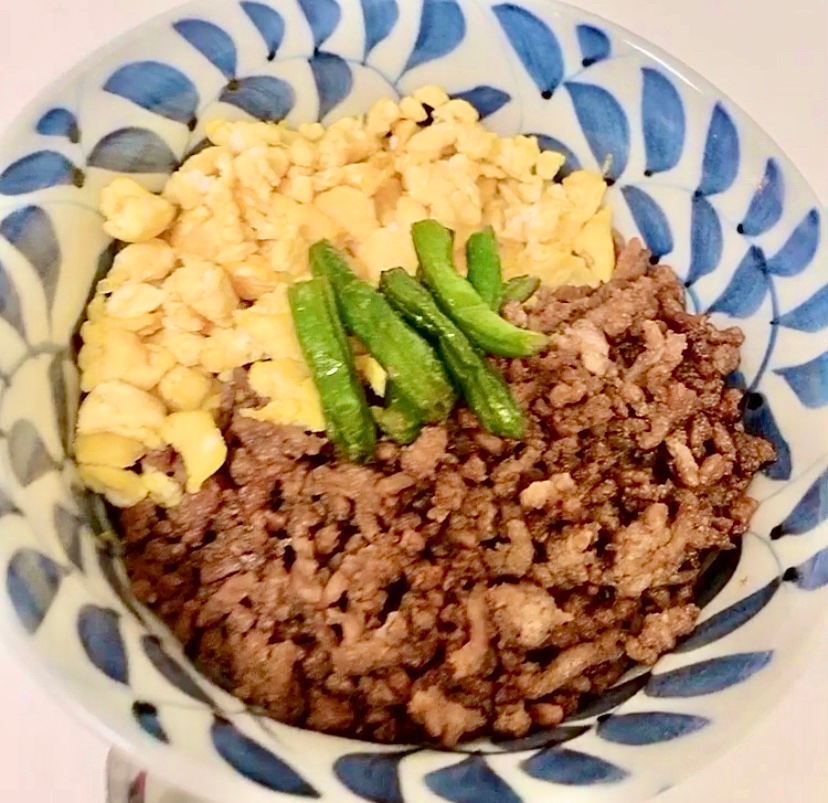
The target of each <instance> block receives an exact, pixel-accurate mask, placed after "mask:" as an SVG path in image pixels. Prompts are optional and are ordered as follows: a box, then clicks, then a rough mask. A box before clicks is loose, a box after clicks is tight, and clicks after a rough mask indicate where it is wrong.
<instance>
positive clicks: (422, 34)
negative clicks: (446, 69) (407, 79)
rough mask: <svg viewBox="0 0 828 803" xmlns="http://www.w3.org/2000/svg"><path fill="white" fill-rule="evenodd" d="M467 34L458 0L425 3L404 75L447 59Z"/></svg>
mask: <svg viewBox="0 0 828 803" xmlns="http://www.w3.org/2000/svg"><path fill="white" fill-rule="evenodd" d="M465 35H466V18H465V17H464V16H463V12H462V11H461V10H460V6H459V5H458V4H457V3H456V2H455V0H424V2H423V12H422V17H421V19H420V30H419V33H418V34H417V41H416V42H415V43H414V50H413V51H412V52H411V56H409V59H408V62H407V64H406V65H405V69H403V73H406V72H408V71H409V70H413V69H414V68H415V67H419V66H420V65H421V64H425V63H426V62H428V61H433V60H434V59H439V58H441V57H442V56H447V55H448V54H449V53H451V51H452V50H454V49H455V48H456V47H457V46H458V45H459V44H460V42H462V41H463V37H464V36H465Z"/></svg>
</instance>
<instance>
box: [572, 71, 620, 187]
mask: <svg viewBox="0 0 828 803" xmlns="http://www.w3.org/2000/svg"><path fill="white" fill-rule="evenodd" d="M566 88H567V90H568V91H569V94H570V96H571V97H572V103H573V105H574V106H575V114H576V115H577V117H578V122H579V123H580V125H581V129H582V130H583V132H584V136H585V137H586V140H587V142H588V143H589V149H590V150H591V151H592V155H593V156H594V157H595V161H596V162H598V164H599V165H603V164H604V161H605V160H606V159H607V157H610V159H611V163H610V165H609V169H608V170H607V176H608V177H609V178H611V179H618V177H619V176H620V175H621V174H622V173H623V172H624V170H625V169H626V167H627V160H628V158H629V154H630V124H629V122H628V121H627V115H626V114H625V113H624V109H623V108H622V107H621V104H620V103H619V102H618V101H617V100H616V99H615V98H614V97H613V96H612V95H611V94H610V93H609V92H607V90H606V89H604V88H603V87H600V86H595V85H593V84H578V83H573V82H568V83H567V84H566Z"/></svg>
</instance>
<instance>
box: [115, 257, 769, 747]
mask: <svg viewBox="0 0 828 803" xmlns="http://www.w3.org/2000/svg"><path fill="white" fill-rule="evenodd" d="M648 257H649V255H648V254H647V253H646V252H645V251H644V250H643V249H642V248H641V245H640V243H638V242H632V243H630V244H629V245H628V246H626V247H625V248H624V249H623V250H622V251H621V253H620V254H619V259H618V270H617V273H616V275H615V278H614V279H613V281H611V282H609V283H608V284H606V285H604V286H602V287H600V288H599V289H597V290H594V291H591V290H586V289H583V288H566V289H564V290H560V291H557V292H553V291H551V290H550V289H548V288H542V289H541V290H540V291H539V293H538V295H537V297H536V299H534V300H533V301H532V302H530V303H528V304H526V305H524V306H520V305H511V306H510V307H509V309H508V310H507V314H508V315H509V316H510V317H511V318H513V319H514V320H516V321H522V322H528V325H529V326H531V327H532V328H534V329H538V330H541V331H545V332H550V333H555V335H556V337H554V338H553V341H552V345H551V346H550V348H549V349H548V350H546V351H545V352H543V353H542V354H539V355H537V356H534V357H531V358H527V359H518V360H505V359H498V360H494V361H493V364H494V365H496V366H497V367H498V368H499V369H500V370H501V371H502V373H503V374H504V376H505V377H506V379H507V380H508V382H509V384H510V386H511V388H512V390H513V392H514V394H515V396H516V398H517V399H519V400H520V402H521V404H522V405H523V406H524V408H525V409H526V411H527V434H526V438H525V439H524V441H522V442H520V443H517V442H514V441H508V440H505V439H503V438H499V437H496V436H493V435H491V434H489V433H487V432H485V431H483V430H482V429H481V427H480V424H479V422H478V420H477V419H476V418H475V417H474V416H473V415H471V414H470V413H469V411H468V410H466V409H464V408H462V407H459V408H458V409H457V410H456V411H455V413H454V414H453V415H452V417H451V419H450V420H449V421H448V422H446V423H445V424H443V425H440V426H430V427H427V428H426V429H425V430H424V431H423V433H422V435H421V437H420V438H419V440H417V441H416V442H415V443H414V444H412V445H411V446H408V447H406V448H402V449H401V448H400V447H398V446H396V445H394V444H392V443H389V442H386V441H383V442H381V443H380V445H379V447H378V450H377V456H376V461H375V462H374V464H373V465H371V466H369V467H366V466H357V465H353V464H348V463H344V462H340V461H338V460H337V459H336V457H335V455H334V452H333V449H332V447H331V444H330V443H329V441H328V440H327V439H326V438H325V437H324V436H322V435H315V434H308V433H305V432H302V431H300V430H299V429H296V428H292V427H279V426H274V425H271V424H265V423H259V422H257V421H254V420H251V419H249V418H245V417H244V416H243V415H241V414H240V408H242V407H244V406H246V405H249V404H250V403H252V400H251V394H250V392H249V391H247V390H246V389H245V387H244V377H243V376H242V375H239V376H237V377H236V378H235V380H234V382H233V383H232V384H230V385H228V387H227V389H226V391H225V393H224V395H223V397H222V399H223V401H222V404H223V406H222V416H221V417H222V426H223V428H224V432H225V437H226V439H227V441H228V449H229V455H228V460H227V462H226V465H225V467H224V468H223V469H222V471H221V472H220V473H219V474H218V475H216V476H215V477H213V478H211V479H210V480H209V481H208V482H207V483H205V485H204V487H203V489H202V490H201V491H200V492H199V493H197V494H192V495H188V496H186V497H185V500H184V502H183V503H182V504H181V505H180V506H179V507H178V508H176V509H174V510H168V511H165V510H163V509H161V508H156V507H155V506H153V505H152V504H151V503H150V502H143V503H141V504H140V505H137V506H136V507H134V508H132V509H129V510H126V511H123V513H122V515H121V528H122V532H123V537H124V543H125V548H126V566H127V571H128V573H129V577H130V579H131V582H132V586H133V589H134V591H135V594H136V596H137V597H138V598H139V599H140V600H141V601H142V602H144V603H146V604H147V605H149V606H150V607H152V608H153V609H154V610H155V611H156V612H157V613H158V614H159V615H160V617H161V618H162V619H163V620H164V621H165V622H167V623H168V624H169V625H170V627H171V628H172V629H173V631H174V632H175V634H176V635H177V636H178V637H179V638H180V639H181V640H182V642H184V644H185V645H186V649H187V651H188V653H189V654H190V655H191V656H192V657H193V659H194V660H195V661H196V662H197V663H198V665H199V666H200V667H201V668H202V669H203V670H204V671H205V672H206V673H207V674H209V675H210V676H211V677H213V678H214V679H215V680H216V681H217V682H219V683H220V684H222V685H223V686H225V687H226V688H228V689H229V690H231V691H232V692H234V693H235V694H236V695H237V696H239V697H240V698H242V699H244V700H245V701H246V702H248V703H250V704H252V705H255V706H257V707H259V708H260V709H262V710H264V711H266V712H267V713H269V714H270V715H271V716H273V717H275V718H277V719H280V720H282V721H285V722H289V723H291V724H295V725H300V726H304V727H308V728H312V729H316V730H320V731H324V732H328V733H337V734H344V735H348V736H354V737H359V738H366V739H373V740H377V741H382V742H412V741H417V740H424V741H433V742H439V743H441V744H443V745H445V746H448V747H451V746H453V745H455V744H456V743H457V742H459V741H461V740H466V739H471V738H475V737H477V736H480V735H483V734H492V733H495V732H496V733H498V734H500V735H512V736H516V737H520V736H524V735H525V734H527V733H528V732H530V731H531V730H533V729H539V728H548V727H551V726H554V725H557V724H558V723H559V722H561V721H562V720H563V719H564V718H565V717H566V716H568V715H569V714H571V713H572V712H574V711H575V710H576V709H577V707H578V703H579V699H580V698H581V697H582V695H584V694H588V695H590V696H594V695H596V694H600V693H601V692H602V691H603V690H604V689H605V688H607V687H608V686H609V685H611V684H612V683H614V682H615V681H616V680H617V679H618V678H619V677H620V676H621V675H622V674H623V673H624V672H625V671H626V669H628V668H629V667H630V666H631V665H632V663H633V662H641V663H645V664H651V663H653V662H655V661H656V660H657V658H658V657H659V655H661V654H662V653H664V652H665V651H668V650H670V649H673V647H674V646H675V644H676V642H677V639H680V638H682V637H683V636H685V635H686V634H688V633H689V632H691V631H692V629H693V627H694V624H695V621H696V619H697V617H698V614H699V610H698V608H697V607H696V606H695V605H693V604H692V595H693V588H694V585H695V582H696V579H697V577H698V574H699V571H700V567H701V566H702V565H703V564H704V562H705V561H706V560H708V559H709V558H710V556H711V554H712V553H714V552H715V551H718V550H723V549H729V548H731V547H732V546H733V544H734V542H735V540H736V539H738V538H739V537H740V536H741V535H742V534H743V533H744V532H745V531H746V530H747V527H748V523H749V520H750V517H751V515H752V513H753V511H754V510H755V502H754V501H753V500H751V499H750V498H749V497H748V496H746V490H747V487H748V484H749V483H750V481H751V479H752V477H753V475H754V473H755V472H756V471H757V470H759V469H760V468H761V467H762V466H763V465H765V464H767V463H768V462H769V461H772V460H773V459H774V457H775V455H774V451H773V448H772V446H771V445H770V444H769V443H767V442H766V441H764V440H762V439H760V438H756V437H753V436H751V435H749V434H747V433H746V432H745V431H744V428H743V426H742V424H741V421H740V418H741V407H740V402H741V399H742V393H741V392H740V391H738V390H734V389H732V388H728V387H727V382H726V380H727V375H728V374H729V373H730V372H731V371H733V370H734V369H735V368H736V366H737V364H738V356H739V353H738V349H739V346H740V345H741V342H742V336H741V333H740V332H739V331H738V330H735V329H729V330H726V331H718V330H716V329H715V328H713V327H712V326H711V325H710V323H709V322H708V321H707V320H706V319H705V318H704V317H702V316H694V315H691V314H689V313H688V312H687V311H686V310H685V309H684V304H683V288H682V286H681V284H680V282H679V281H678V280H677V279H676V277H675V275H674V274H673V273H672V272H671V271H670V270H669V269H667V268H664V267H655V268H651V267H650V265H649V263H648ZM147 460H148V461H151V462H152V464H153V465H154V466H155V467H156V468H158V469H160V470H162V471H164V472H166V473H168V474H170V475H172V476H175V475H177V474H179V473H180V472H181V465H180V461H179V460H178V459H177V458H176V456H175V455H174V454H172V453H170V452H163V453H157V454H155V455H152V456H151V457H150V458H147Z"/></svg>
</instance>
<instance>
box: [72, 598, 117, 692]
mask: <svg viewBox="0 0 828 803" xmlns="http://www.w3.org/2000/svg"><path fill="white" fill-rule="evenodd" d="M78 636H80V640H81V644H82V645H83V649H84V652H86V655H87V657H88V658H89V660H90V661H91V662H92V663H93V664H94V666H95V667H97V668H98V669H100V671H101V672H103V673H104V674H105V675H106V676H107V677H108V678H111V679H112V680H115V681H117V682H118V683H124V684H126V683H129V663H128V661H127V654H126V648H125V647H124V640H123V637H122V636H121V627H120V616H118V614H117V613H116V612H115V611H113V610H112V609H111V608H101V607H98V606H97V605H84V607H83V608H81V610H80V613H79V614H78Z"/></svg>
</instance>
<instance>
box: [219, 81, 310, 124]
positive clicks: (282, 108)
mask: <svg viewBox="0 0 828 803" xmlns="http://www.w3.org/2000/svg"><path fill="white" fill-rule="evenodd" d="M219 100H220V101H222V102H223V103H229V104H230V105H231V106H237V107H238V108H239V109H243V110H244V111H246V112H247V113H248V114H249V115H251V116H252V117H255V118H257V119H258V120H266V121H271V122H278V121H279V120H284V118H285V117H287V116H288V114H289V113H290V110H291V109H292V108H293V105H294V103H296V93H295V92H294V90H293V87H292V86H291V85H290V84H289V83H288V82H287V81H283V80H282V79H281V78H275V77H274V76H272V75H252V76H250V77H249V78H240V79H239V80H238V81H235V82H234V83H233V84H232V85H230V86H227V87H225V89H224V91H223V92H222V93H221V95H220V96H219Z"/></svg>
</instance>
